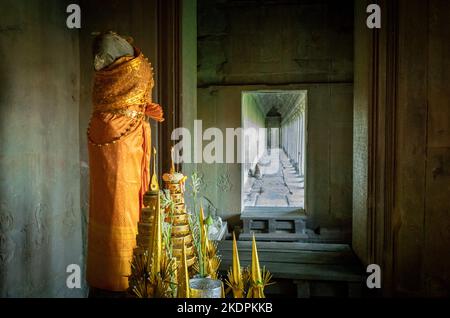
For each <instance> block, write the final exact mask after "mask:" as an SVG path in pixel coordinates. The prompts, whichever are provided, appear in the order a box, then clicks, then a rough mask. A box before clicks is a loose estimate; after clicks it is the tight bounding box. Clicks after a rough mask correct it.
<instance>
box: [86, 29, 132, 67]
mask: <svg viewBox="0 0 450 318" xmlns="http://www.w3.org/2000/svg"><path fill="white" fill-rule="evenodd" d="M93 35H95V38H94V43H93V45H92V51H93V55H94V68H95V70H96V71H99V70H102V69H104V68H105V67H107V66H109V65H111V64H112V63H113V62H114V61H116V60H117V59H118V58H120V57H123V56H134V48H133V46H132V42H133V39H132V38H130V37H126V36H121V35H119V34H117V33H116V32H114V31H106V32H101V33H99V32H96V33H93Z"/></svg>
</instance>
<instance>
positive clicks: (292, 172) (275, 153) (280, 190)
mask: <svg viewBox="0 0 450 318" xmlns="http://www.w3.org/2000/svg"><path fill="white" fill-rule="evenodd" d="M272 160H274V161H275V160H278V164H276V165H277V166H278V169H277V171H276V172H275V173H271V172H270V171H268V169H267V165H268V164H269V163H270V162H272ZM258 165H259V167H260V169H261V170H260V171H261V176H260V177H259V178H255V177H253V178H250V179H249V181H248V182H247V184H246V188H245V189H244V195H245V201H244V205H245V206H261V207H303V206H304V190H305V188H304V177H303V176H300V175H299V173H298V172H297V170H296V169H295V167H294V166H293V165H292V163H291V161H290V160H289V158H288V156H287V155H286V153H285V152H284V150H282V149H280V148H278V149H272V151H271V152H270V154H269V153H268V152H266V154H265V155H264V156H263V158H262V159H261V160H260V161H259V163H258Z"/></svg>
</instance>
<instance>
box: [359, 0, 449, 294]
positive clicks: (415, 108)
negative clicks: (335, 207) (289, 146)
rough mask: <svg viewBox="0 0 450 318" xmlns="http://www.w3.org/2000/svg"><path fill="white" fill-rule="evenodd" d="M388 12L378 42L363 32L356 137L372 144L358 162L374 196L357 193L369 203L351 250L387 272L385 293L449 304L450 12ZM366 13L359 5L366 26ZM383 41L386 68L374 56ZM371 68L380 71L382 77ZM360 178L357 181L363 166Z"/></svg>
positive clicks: (392, 4)
mask: <svg viewBox="0 0 450 318" xmlns="http://www.w3.org/2000/svg"><path fill="white" fill-rule="evenodd" d="M381 4H382V9H383V12H384V16H385V18H384V19H385V20H384V23H383V27H382V29H381V30H380V32H379V35H378V37H373V35H372V34H371V32H368V31H367V29H366V28H365V25H364V21H365V19H360V20H359V22H356V23H355V25H356V29H357V32H356V34H357V36H356V38H355V40H356V52H361V55H360V56H359V58H358V59H357V60H358V61H359V62H357V63H356V64H355V110H356V111H355V123H356V122H359V125H358V127H360V128H357V127H355V133H358V134H360V135H362V138H364V139H368V140H369V143H368V144H369V147H368V150H367V154H366V155H364V149H363V148H361V147H358V144H356V143H355V156H358V155H359V154H361V155H363V157H362V158H367V161H365V160H361V161H360V163H361V164H362V165H366V167H365V168H364V169H367V171H368V176H369V177H368V178H365V179H364V178H362V179H361V185H363V186H364V189H366V191H367V196H364V195H363V193H361V192H359V190H358V189H357V188H356V186H355V187H354V190H355V197H356V196H357V197H358V200H361V204H360V205H359V204H358V206H357V208H355V210H354V216H355V218H354V231H353V246H354V248H355V251H356V252H357V254H358V256H360V258H361V259H362V260H364V261H365V262H366V263H377V264H380V265H381V268H382V270H383V277H384V283H383V284H384V286H385V292H386V293H388V294H391V295H402V296H447V297H448V296H449V295H450V253H449V251H450V231H449V229H450V218H449V213H450V200H448V195H449V193H450V102H449V101H450V92H449V90H448V83H449V81H450V78H449V76H450V62H449V60H448V57H449V56H450V44H449V41H448V39H449V37H450V26H449V24H448V21H449V19H450V3H449V2H448V1H446V0H429V1H422V0H414V1H411V0H398V1H382V2H381ZM364 5H365V3H364V1H359V2H358V3H357V7H356V11H357V12H360V13H362V15H360V16H361V17H363V16H364V14H363V12H364V11H363V10H364V9H365V6H364ZM357 17H358V14H357ZM389 17H392V18H391V19H390V18H389ZM386 19H387V20H386ZM376 38H378V39H379V43H378V44H377V47H378V48H379V54H378V56H379V57H380V59H379V60H377V59H376V56H375V60H374V56H373V55H372V52H374V51H373V47H374V42H373V40H374V39H376ZM373 61H376V62H375V64H373V63H372V62H373ZM370 65H376V67H377V68H378V69H379V70H380V72H379V73H378V74H379V75H378V77H372V74H371V71H370V70H368V69H367V67H368V66H369V67H370ZM373 78H375V81H376V82H375V83H373V82H371V80H372V79H373ZM377 88H379V89H377ZM374 96H376V98H375V102H374V98H373V97H374ZM380 110H381V112H380ZM374 114H377V116H379V117H378V118H379V119H378V121H376V120H375V119H374V117H373V116H374ZM382 116H384V118H383V117H382ZM385 123H386V124H385ZM364 131H366V132H367V135H366V136H364V134H362V133H361V132H364ZM358 138H361V137H358ZM355 139H356V137H355ZM367 155H368V156H367ZM375 158H380V159H379V160H376V161H373V160H374V159H375ZM354 169H355V170H354V175H355V176H356V175H358V173H359V171H360V167H359V166H358V165H355V167H354Z"/></svg>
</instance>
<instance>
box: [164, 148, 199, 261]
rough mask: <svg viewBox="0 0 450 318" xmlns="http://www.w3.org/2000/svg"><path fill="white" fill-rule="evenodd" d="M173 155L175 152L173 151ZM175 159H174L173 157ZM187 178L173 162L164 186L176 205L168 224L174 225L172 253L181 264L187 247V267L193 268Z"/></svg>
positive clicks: (193, 249) (165, 176)
mask: <svg viewBox="0 0 450 318" xmlns="http://www.w3.org/2000/svg"><path fill="white" fill-rule="evenodd" d="M172 153H173V150H172ZM172 158H173V157H172ZM186 179H187V177H185V176H184V175H183V174H181V173H179V172H175V167H174V164H173V160H172V165H171V169H170V173H165V174H164V175H163V181H164V186H165V188H166V189H168V190H169V192H170V196H171V198H172V201H173V203H174V206H173V211H172V213H169V215H167V218H166V222H168V223H171V224H172V253H173V256H174V257H176V259H177V262H178V263H180V262H181V259H182V254H183V249H184V247H186V249H185V251H186V262H187V266H188V267H191V266H192V265H193V264H194V263H195V261H196V249H195V245H194V240H193V236H192V231H191V227H190V224H189V214H188V213H187V212H186V205H185V202H184V184H185V182H186Z"/></svg>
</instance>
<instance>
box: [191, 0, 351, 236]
mask: <svg viewBox="0 0 450 318" xmlns="http://www.w3.org/2000/svg"><path fill="white" fill-rule="evenodd" d="M198 23H199V25H198V86H199V88H198V117H199V119H202V120H203V126H204V127H203V128H204V129H206V128H207V127H218V128H220V129H222V131H224V132H225V128H236V127H242V118H241V93H242V91H245V90H248V89H250V90H255V89H259V88H264V89H270V88H272V89H273V88H276V89H283V88H286V89H298V88H299V89H306V90H308V118H307V122H308V127H307V130H308V140H307V142H308V150H307V175H306V183H307V184H306V188H307V189H306V190H307V193H306V201H307V202H306V204H307V207H306V208H307V213H308V214H309V215H310V218H309V226H310V227H312V228H317V227H321V228H322V233H325V232H326V230H327V229H333V230H335V229H339V230H342V232H347V233H348V232H349V229H350V227H351V208H352V129H353V128H352V127H353V125H352V113H353V112H352V102H353V96H352V91H353V84H352V83H353V1H339V2H338V1H277V2H274V1H233V0H226V1H210V0H209V1H199V3H198ZM205 144H206V143H205ZM235 153H236V151H235ZM240 168H241V167H240V165H237V164H215V165H206V164H202V165H199V170H200V172H202V173H203V176H204V177H205V183H206V184H207V187H205V193H206V195H207V196H208V197H209V198H210V199H212V201H213V203H214V204H215V205H216V206H217V207H218V208H219V211H220V213H221V214H222V216H223V217H225V218H230V217H237V216H238V215H239V214H240V212H241V206H240V202H241V198H240V195H241V193H240V191H241V176H240ZM206 179H207V180H206ZM342 232H341V233H342ZM347 239H348V236H347Z"/></svg>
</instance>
